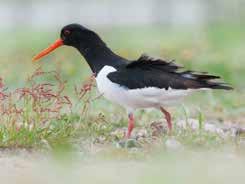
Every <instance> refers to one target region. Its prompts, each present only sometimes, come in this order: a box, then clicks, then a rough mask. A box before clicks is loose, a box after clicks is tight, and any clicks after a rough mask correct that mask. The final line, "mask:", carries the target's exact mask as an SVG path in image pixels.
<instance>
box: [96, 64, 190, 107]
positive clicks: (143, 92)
mask: <svg viewBox="0 0 245 184" xmlns="http://www.w3.org/2000/svg"><path fill="white" fill-rule="evenodd" d="M114 71H116V69H115V68H113V67H111V66H105V67H103V68H102V70H101V71H100V72H99V73H98V75H97V77H96V82H97V86H98V90H99V92H100V93H101V94H103V95H104V97H105V98H107V99H108V100H110V101H112V102H115V103H118V104H120V105H122V106H124V107H125V108H130V109H137V108H151V107H156V108H159V107H160V106H165V105H170V104H173V103H175V102H176V101H178V100H180V98H183V97H184V96H186V95H187V94H189V92H190V91H191V90H174V89H168V90H165V89H160V88H155V87H147V88H142V89H127V88H125V87H123V86H120V85H118V84H116V83H113V82H111V81H110V80H109V79H108V78H107V75H108V74H109V73H111V72H114Z"/></svg>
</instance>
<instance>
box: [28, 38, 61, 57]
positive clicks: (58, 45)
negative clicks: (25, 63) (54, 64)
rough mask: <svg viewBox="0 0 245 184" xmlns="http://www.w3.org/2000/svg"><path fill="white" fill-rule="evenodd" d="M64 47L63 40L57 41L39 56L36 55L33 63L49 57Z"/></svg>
mask: <svg viewBox="0 0 245 184" xmlns="http://www.w3.org/2000/svg"><path fill="white" fill-rule="evenodd" d="M62 45H64V43H63V40H62V39H58V40H56V41H55V42H54V43H53V44H52V45H50V46H49V47H48V48H46V49H44V50H43V51H42V52H40V53H39V54H38V55H36V56H35V57H34V58H33V59H32V61H37V60H39V59H40V58H42V57H44V56H46V55H48V54H49V53H50V52H52V51H54V50H55V49H57V48H59V47H60V46H62Z"/></svg>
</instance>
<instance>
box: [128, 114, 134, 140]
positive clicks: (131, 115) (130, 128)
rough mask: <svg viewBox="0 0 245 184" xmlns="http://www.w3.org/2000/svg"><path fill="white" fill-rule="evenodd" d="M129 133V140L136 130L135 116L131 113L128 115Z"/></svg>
mask: <svg viewBox="0 0 245 184" xmlns="http://www.w3.org/2000/svg"><path fill="white" fill-rule="evenodd" d="M128 119H129V120H128V132H127V134H126V138H127V139H129V138H130V137H131V132H132V130H133V129H134V115H133V113H130V114H129V115H128Z"/></svg>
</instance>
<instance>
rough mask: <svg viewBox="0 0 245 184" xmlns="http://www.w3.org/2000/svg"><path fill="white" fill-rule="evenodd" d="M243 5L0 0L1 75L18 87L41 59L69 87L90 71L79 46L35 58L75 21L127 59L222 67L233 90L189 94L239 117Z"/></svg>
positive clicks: (244, 51) (192, 0)
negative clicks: (143, 57) (156, 58)
mask: <svg viewBox="0 0 245 184" xmlns="http://www.w3.org/2000/svg"><path fill="white" fill-rule="evenodd" d="M244 6H245V3H244V1H243V0H235V1H228V0H227V1H224V0H213V1H206V0H183V1H181V2H180V1H177V0H176V1H175V0H171V1H170V0H161V1H160V0H152V1H147V0H136V1H129V0H126V1H112V0H102V1H101V0H91V1H85V0H84V1H78V0H71V1H69V2H67V1H55V0H53V1H38V0H35V1H32V0H26V1H24V0H22V1H17V0H16V1H1V3H0V12H1V13H0V15H1V17H3V18H2V19H1V30H0V31H1V34H0V40H1V52H0V58H1V62H0V76H1V77H2V78H3V79H4V81H5V83H7V86H8V88H10V89H15V88H18V87H21V86H23V85H24V83H25V80H26V78H27V77H28V76H30V75H31V74H32V72H33V71H34V70H35V69H36V68H38V67H39V65H41V66H42V67H43V68H44V69H45V70H47V71H48V70H56V69H58V70H59V71H60V72H61V74H62V77H63V78H64V79H66V80H68V90H69V89H70V91H72V89H73V87H74V85H75V84H80V83H81V82H82V81H83V80H84V79H85V78H86V77H88V76H89V75H90V73H91V71H90V69H89V68H88V65H87V64H86V62H85V61H84V59H83V58H82V57H81V56H80V55H79V54H78V52H77V51H75V50H74V49H72V48H65V47H63V48H61V49H59V50H58V51H56V52H55V53H53V54H52V55H50V56H48V57H46V58H45V59H43V60H42V61H41V62H39V63H35V64H34V63H32V62H31V58H32V57H33V56H34V55H35V54H36V53H38V52H39V51H40V50H41V49H43V48H45V47H46V46H47V45H49V44H51V43H52V42H53V41H54V40H55V39H57V38H58V37H59V32H60V29H61V28H62V27H63V26H64V25H66V24H68V23H74V22H76V23H80V24H83V25H85V26H88V27H89V28H91V29H93V30H95V31H96V32H97V33H99V34H100V35H101V36H102V38H103V39H104V40H105V42H106V43H107V44H108V45H109V46H110V47H111V48H112V49H113V50H114V51H115V52H116V53H118V54H120V55H122V56H124V57H126V58H128V59H136V58H138V57H139V56H140V55H141V54H142V53H147V54H149V55H151V56H160V57H162V58H167V59H176V62H177V63H178V64H180V65H183V66H185V67H186V68H188V69H193V70H197V71H208V72H209V73H211V74H215V75H220V76H221V77H222V78H223V79H224V81H226V82H228V83H230V84H231V85H232V86H233V87H234V88H235V90H234V91H232V92H230V91H229V92H227V91H219V92H214V93H211V92H210V93H201V94H199V95H197V96H194V97H192V98H190V100H189V102H191V104H192V105H193V104H194V105H196V106H198V108H199V107H200V109H202V111H204V114H205V115H206V116H207V117H213V116H215V118H219V119H222V118H228V119H232V120H234V121H235V122H239V123H241V122H243V120H244V111H245V100H244V99H245V95H244V89H245V84H244V80H245V65H244V58H245V36H244V32H245V24H244V22H243V21H242V20H243V19H244V17H245V11H244ZM47 80H49V79H47ZM193 99H194V100H193ZM187 103H188V102H187ZM210 107H211V108H210ZM100 108H101V107H100ZM216 114H218V115H217V116H216Z"/></svg>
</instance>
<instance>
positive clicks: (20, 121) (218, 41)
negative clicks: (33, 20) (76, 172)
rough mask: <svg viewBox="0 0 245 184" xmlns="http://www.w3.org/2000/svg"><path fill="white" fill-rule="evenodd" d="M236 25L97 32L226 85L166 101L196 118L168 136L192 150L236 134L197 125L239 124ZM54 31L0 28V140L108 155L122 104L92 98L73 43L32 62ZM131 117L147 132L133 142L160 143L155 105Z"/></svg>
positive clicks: (122, 121)
mask: <svg viewBox="0 0 245 184" xmlns="http://www.w3.org/2000/svg"><path fill="white" fill-rule="evenodd" d="M243 29H244V27H242V26H240V27H237V26H233V27H232V26H224V25H217V26H212V27H207V28H203V29H181V30H178V29H174V28H165V27H158V28H157V29H156V28H146V27H131V28H124V29H121V28H110V29H107V30H105V29H100V30H99V32H100V33H101V35H103V38H104V40H106V42H108V45H109V46H110V47H112V48H114V50H115V51H116V52H117V53H119V54H120V55H123V56H125V57H127V58H129V59H135V58H137V57H139V55H140V54H141V53H143V52H146V51H147V53H148V54H150V55H153V56H154V55H157V56H161V57H164V58H175V59H176V60H177V63H178V64H181V65H184V66H185V67H186V68H187V69H193V70H197V71H209V72H210V73H212V74H216V75H220V76H222V78H223V79H224V80H225V81H226V82H228V83H230V84H232V86H233V87H234V88H235V90H234V91H229V92H227V91H215V92H207V93H199V94H196V95H194V96H193V97H190V98H188V99H187V100H186V102H185V106H184V107H185V108H184V109H185V110H183V106H179V107H176V108H170V110H171V112H173V115H174V122H175V123H176V122H178V121H179V120H183V119H186V121H188V119H189V118H190V117H192V118H195V119H198V121H199V123H200V125H201V126H200V129H199V130H198V131H192V130H191V129H187V130H181V131H180V130H179V129H177V128H176V129H175V131H174V133H173V136H174V137H175V139H176V140H177V141H179V142H180V143H181V144H183V145H184V146H185V147H190V148H191V149H200V148H204V149H212V148H213V149H217V148H219V147H223V146H224V145H233V146H234V145H236V144H237V140H233V138H229V139H224V138H222V137H220V136H219V135H217V134H216V133H210V132H205V131H204V130H203V127H204V125H205V123H206V122H207V121H215V122H219V123H221V124H222V123H224V124H225V123H227V122H231V123H237V124H240V125H243V123H244V117H245V114H244V113H245V102H244V100H242V99H245V96H244V94H245V93H244V89H245V86H244V82H243V81H244V80H245V67H244V65H243V62H244V61H243V58H245V55H244V52H243V51H244V49H245V45H244V41H245V40H244V36H243V34H244V32H243ZM132 30H133V31H132ZM9 35H11V36H12V37H10V36H9ZM58 35H59V33H58V32H55V33H53V32H43V31H36V30H32V31H30V30H27V31H26V30H18V32H13V33H11V34H9V33H7V34H6V33H3V34H1V40H2V41H3V43H2V47H3V48H1V50H2V51H3V52H1V54H0V56H1V63H0V66H1V70H0V76H1V77H2V81H1V85H0V86H1V91H0V92H1V93H0V94H1V98H2V99H1V114H2V116H1V117H0V121H1V123H0V147H3V148H17V147H18V148H19V147H21V148H22V147H24V148H35V149H43V148H44V149H53V148H58V149H59V148H61V149H64V150H66V149H68V148H69V149H79V150H80V149H82V151H83V152H85V153H86V152H89V153H93V152H96V150H97V149H100V150H102V151H101V152H102V153H104V152H106V153H105V154H106V155H107V154H109V156H110V154H114V153H115V152H118V151H115V147H117V146H116V145H117V143H118V142H119V141H120V140H121V139H122V137H123V131H124V129H123V128H125V127H126V126H127V120H126V115H125V112H124V110H123V109H122V108H121V107H118V106H116V105H113V104H111V103H109V102H108V101H106V100H104V99H103V98H96V97H97V96H98V94H97V92H96V90H95V89H94V90H92V92H90V91H89V90H88V89H89V88H92V87H93V84H92V83H91V80H90V79H89V78H88V77H89V76H90V75H91V74H90V70H89V68H88V66H87V64H86V63H85V61H82V62H81V61H80V60H81V57H80V55H79V54H78V53H77V52H76V51H75V50H74V49H72V48H65V47H64V48H60V49H59V50H57V51H56V52H55V53H53V54H52V55H50V56H49V57H47V58H45V59H44V60H43V61H41V62H40V63H39V64H33V63H32V62H31V57H32V56H33V55H34V54H36V53H37V52H38V51H40V50H41V49H43V48H44V47H46V46H47V45H48V44H50V43H51V42H52V41H53V40H55V39H56V38H57V36H58ZM82 60H83V59H82ZM40 65H41V66H42V67H41V68H40ZM47 71H52V72H47ZM26 79H27V80H26ZM187 107H188V108H187ZM136 117H137V129H136V131H135V132H136V134H137V133H141V131H143V132H144V131H146V132H147V136H146V137H144V138H142V140H140V141H139V144H140V147H143V148H144V149H140V150H143V152H142V154H143V156H145V154H146V155H147V153H148V152H152V151H151V150H155V149H154V148H156V150H158V148H160V150H161V149H162V145H164V143H165V141H166V140H168V139H169V136H167V135H166V134H160V136H157V137H152V133H153V131H154V129H153V128H152V127H151V123H152V122H153V121H156V120H159V119H162V115H161V114H160V113H159V112H156V111H150V112H148V111H139V112H137V115H136ZM78 145H79V146H78ZM77 146H78V147H79V148H77ZM101 147H103V148H101ZM107 148H109V150H111V152H110V153H107V151H106V149H107ZM69 149H68V150H69ZM94 149H95V150H94ZM126 152H127V151H126ZM140 152H141V151H140ZM140 152H137V153H138V155H141V154H140ZM153 152H154V151H153ZM117 154H118V153H117ZM119 155H120V153H119ZM126 155H127V156H128V154H126ZM130 155H131V153H130ZM139 157H140V156H139Z"/></svg>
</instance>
